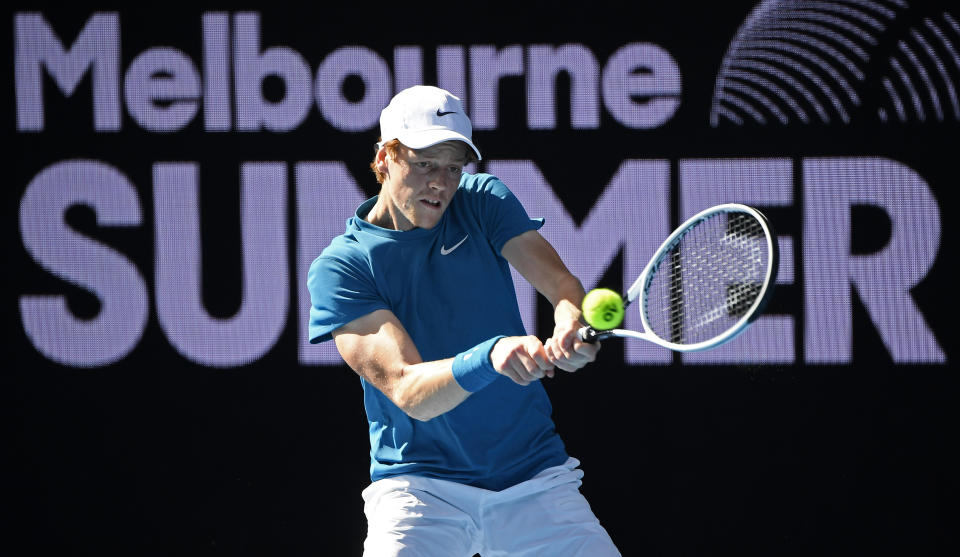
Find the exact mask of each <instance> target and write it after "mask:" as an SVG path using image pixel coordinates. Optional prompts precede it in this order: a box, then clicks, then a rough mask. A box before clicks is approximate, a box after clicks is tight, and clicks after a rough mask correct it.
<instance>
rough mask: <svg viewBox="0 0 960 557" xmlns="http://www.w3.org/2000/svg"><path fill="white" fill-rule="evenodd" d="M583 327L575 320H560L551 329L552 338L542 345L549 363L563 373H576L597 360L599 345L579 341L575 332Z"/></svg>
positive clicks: (597, 343)
mask: <svg viewBox="0 0 960 557" xmlns="http://www.w3.org/2000/svg"><path fill="white" fill-rule="evenodd" d="M582 326H583V325H581V324H580V321H578V320H576V319H562V320H560V321H558V322H557V324H556V325H555V326H554V328H553V336H552V337H550V338H549V339H547V342H545V343H544V344H543V347H544V349H545V350H546V352H547V357H548V358H550V362H551V363H552V364H553V365H555V366H556V367H558V368H560V369H562V370H563V371H577V370H578V369H580V368H582V367H583V366H585V365H587V364H589V363H590V362H592V361H594V360H596V359H597V352H598V351H599V350H600V343H599V342H595V343H592V344H588V343H586V342H583V341H582V340H580V335H578V334H577V331H579V330H580V328H581V327H582Z"/></svg>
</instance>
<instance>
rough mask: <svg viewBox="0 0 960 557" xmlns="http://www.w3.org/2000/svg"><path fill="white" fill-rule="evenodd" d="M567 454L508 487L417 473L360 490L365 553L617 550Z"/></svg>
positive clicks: (456, 556)
mask: <svg viewBox="0 0 960 557" xmlns="http://www.w3.org/2000/svg"><path fill="white" fill-rule="evenodd" d="M579 465H580V461H578V460H577V459H575V458H571V459H569V460H567V462H565V463H563V464H562V465H560V466H554V467H552V468H547V469H546V470H544V471H543V472H541V473H539V474H537V475H536V476H535V477H533V478H531V479H530V480H528V481H525V482H523V483H520V484H517V485H515V486H513V487H510V488H507V489H505V490H503V491H489V490H486V489H481V488H478V487H470V486H467V485H463V484H458V483H455V482H449V481H445V480H438V479H433V478H424V477H420V476H395V477H392V478H386V479H383V480H378V481H376V482H373V483H372V484H370V486H369V487H367V489H365V490H363V500H364V501H365V505H364V513H365V514H366V515H367V539H366V541H365V542H364V544H363V547H364V556H365V557H392V556H403V557H412V556H417V557H427V556H430V557H434V556H436V557H460V556H462V557H471V556H472V555H474V554H476V553H479V554H481V556H482V557H497V556H506V555H509V556H511V557H523V556H533V555H547V556H552V557H559V556H563V557H574V556H589V557H607V556H619V555H620V552H619V551H617V548H616V546H614V545H613V541H612V540H611V539H610V536H609V535H608V534H607V532H606V530H604V529H603V527H602V526H600V522H599V521H598V520H597V517H596V516H594V514H593V511H592V510H590V505H589V504H588V503H587V500H586V499H585V498H584V497H583V495H582V494H581V493H580V489H579V488H580V484H581V481H580V478H582V477H583V472H582V471H581V470H579V469H578V468H577V466H579Z"/></svg>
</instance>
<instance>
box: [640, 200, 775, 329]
mask: <svg viewBox="0 0 960 557" xmlns="http://www.w3.org/2000/svg"><path fill="white" fill-rule="evenodd" d="M765 238H766V235H765V231H764V228H763V226H762V225H761V223H760V222H759V221H757V220H756V219H755V218H754V217H753V216H751V215H748V214H741V213H719V214H717V215H714V216H712V217H710V218H707V219H705V220H703V221H700V222H699V223H698V224H697V225H696V226H694V227H693V228H691V229H690V230H689V231H688V232H687V233H686V234H684V235H682V236H680V237H679V238H677V240H676V241H675V242H674V244H673V245H672V246H671V248H670V249H669V250H668V251H667V252H666V253H665V254H664V256H663V257H662V258H661V260H660V263H659V265H658V266H657V268H656V270H655V271H654V272H653V273H652V276H651V279H650V281H649V283H648V286H647V290H648V292H647V296H646V307H645V311H646V316H647V321H648V325H649V328H650V332H652V333H654V334H656V335H657V336H659V337H660V338H662V339H664V340H668V341H670V342H673V343H676V344H696V343H699V342H704V341H707V340H710V339H712V338H716V337H718V336H720V335H722V334H724V333H725V332H726V331H727V330H729V329H730V328H731V327H733V326H734V325H736V324H737V323H738V322H739V320H740V319H741V318H742V317H743V316H744V315H746V313H747V312H748V311H749V310H750V308H751V307H753V305H754V303H755V302H756V301H757V298H758V297H759V296H760V294H761V292H762V290H763V288H762V286H763V282H764V279H765V276H766V273H767V267H768V265H769V261H768V251H767V249H766V239H765Z"/></svg>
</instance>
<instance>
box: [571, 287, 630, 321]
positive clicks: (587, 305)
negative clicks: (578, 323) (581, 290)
mask: <svg viewBox="0 0 960 557" xmlns="http://www.w3.org/2000/svg"><path fill="white" fill-rule="evenodd" d="M580 307H581V308H582V309H583V318H584V319H586V321H587V323H588V324H589V325H590V326H591V327H593V328H594V329H597V330H601V331H603V330H607V329H613V328H614V327H617V326H619V325H620V323H622V322H623V298H621V297H620V294H617V293H616V292H614V291H613V290H610V289H609V288H594V289H593V290H591V291H590V292H587V295H586V296H584V297H583V303H581V304H580Z"/></svg>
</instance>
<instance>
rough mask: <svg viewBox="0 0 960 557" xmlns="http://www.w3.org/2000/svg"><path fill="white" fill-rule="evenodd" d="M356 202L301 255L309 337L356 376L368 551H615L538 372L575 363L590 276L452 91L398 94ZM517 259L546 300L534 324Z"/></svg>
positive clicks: (585, 347)
mask: <svg viewBox="0 0 960 557" xmlns="http://www.w3.org/2000/svg"><path fill="white" fill-rule="evenodd" d="M380 132H381V141H380V142H379V143H378V144H377V150H376V155H375V158H374V160H373V162H372V163H371V167H372V168H373V170H374V172H375V174H376V176H377V180H378V181H379V182H380V184H381V189H380V194H379V195H378V196H376V197H373V198H371V199H369V200H367V201H366V202H364V203H363V204H362V205H360V207H359V208H358V209H357V211H356V214H355V215H354V216H352V217H351V218H349V219H348V220H347V223H346V231H345V232H344V233H343V235H341V236H338V237H336V238H335V239H334V240H333V241H332V242H331V244H330V246H328V247H327V248H326V249H324V250H323V252H322V254H321V255H320V256H319V257H318V258H317V259H316V260H315V261H314V262H313V264H312V265H311V267H310V272H309V277H308V286H309V289H310V296H311V302H312V307H311V309H310V341H311V342H314V343H316V342H323V341H327V340H330V339H333V340H334V341H335V343H336V346H337V349H338V350H339V352H340V354H341V355H342V356H343V359H344V361H346V363H347V364H348V365H349V366H350V367H351V368H352V369H353V370H354V371H356V372H357V374H359V375H360V378H361V384H362V386H363V394H364V405H365V408H366V413H367V419H368V421H369V425H370V456H371V466H370V475H371V479H372V483H371V484H370V486H369V487H368V488H366V489H365V490H364V491H363V498H364V501H365V507H364V512H365V514H366V516H367V524H368V530H367V538H366V540H365V543H364V548H365V553H364V554H365V555H367V556H368V557H369V556H376V557H384V556H394V555H397V556H399V555H403V556H414V555H416V556H426V555H436V556H444V557H448V556H465V557H469V556H472V555H474V554H475V553H480V554H481V555H511V556H524V555H558V556H559V555H562V556H575V555H584V556H590V557H603V556H607V555H619V552H618V551H617V549H616V547H615V546H614V544H613V542H612V541H611V539H610V537H609V535H608V534H607V532H606V531H605V530H604V529H603V528H602V527H601V526H600V523H599V522H598V520H597V518H596V517H595V516H594V514H593V512H592V511H591V509H590V506H589V504H588V503H587V501H586V499H585V498H584V497H583V496H582V495H581V493H580V491H579V486H580V484H581V477H582V476H583V473H582V472H581V471H580V470H579V469H578V466H579V461H577V460H576V459H574V458H571V457H570V456H569V455H567V453H566V451H565V449H564V445H563V442H562V441H561V439H560V437H559V436H558V435H557V433H556V431H555V428H554V424H553V421H552V419H551V413H552V409H551V405H550V401H549V400H548V398H547V394H546V392H545V391H544V388H543V386H542V385H541V384H540V380H541V379H543V378H544V377H553V375H554V373H555V369H560V370H564V371H576V370H578V369H580V368H582V367H583V366H585V365H586V364H587V363H589V362H591V361H593V360H594V359H595V357H596V353H597V350H598V345H591V344H584V343H582V342H580V340H579V338H578V337H577V334H576V332H577V329H578V328H579V327H581V323H580V320H579V318H580V310H579V307H580V301H581V299H582V297H583V295H584V291H583V287H582V285H581V284H580V282H579V280H577V279H576V278H575V277H574V276H573V275H572V274H570V272H569V271H568V270H567V268H566V266H565V265H564V264H563V262H562V261H561V259H560V257H559V256H558V255H557V253H556V251H555V250H554V249H553V248H552V247H551V246H550V244H549V243H547V241H546V240H544V239H543V237H542V236H541V235H540V233H539V232H538V229H539V228H540V227H541V226H542V225H543V220H542V219H531V218H530V217H528V216H527V213H526V211H525V210H524V208H523V207H522V206H521V204H520V203H519V202H518V201H517V199H516V198H515V197H514V196H513V194H512V193H511V192H510V191H509V190H508V189H507V187H506V186H505V185H504V184H503V183H502V182H501V181H500V180H498V179H497V178H496V177H494V176H490V175H488V174H475V175H471V174H468V173H465V172H463V168H464V166H465V165H466V164H468V163H470V162H471V161H474V160H479V159H480V151H479V150H478V149H477V147H476V146H475V145H474V144H473V141H472V126H471V124H470V120H469V118H468V117H467V115H466V114H465V113H464V111H463V107H462V106H461V103H460V100H459V99H458V98H457V97H455V96H453V95H451V94H450V93H448V92H447V91H444V90H442V89H438V88H436V87H429V86H416V87H412V88H410V89H406V90H404V91H402V92H400V93H398V94H397V95H396V96H395V97H394V98H393V99H392V100H391V102H390V104H389V105H388V106H387V107H386V108H385V109H384V110H383V112H382V113H381V116H380ZM509 265H513V266H514V267H515V268H516V269H517V270H518V271H519V272H520V274H521V275H523V277H524V278H525V279H526V280H528V281H529V282H530V283H531V284H532V285H533V286H534V287H535V288H536V289H537V290H538V291H539V292H540V293H541V294H543V295H544V296H545V297H546V298H547V299H549V300H550V302H551V303H552V304H553V307H554V320H555V323H556V325H555V328H554V334H553V336H552V337H551V338H550V339H548V340H547V341H546V342H545V343H541V341H540V340H539V339H538V338H537V337H535V336H528V335H526V333H525V331H524V327H523V323H522V321H521V319H520V312H519V309H518V307H517V300H516V294H515V291H514V285H513V281H512V279H511V275H510V269H509Z"/></svg>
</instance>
